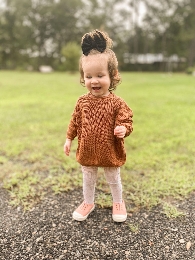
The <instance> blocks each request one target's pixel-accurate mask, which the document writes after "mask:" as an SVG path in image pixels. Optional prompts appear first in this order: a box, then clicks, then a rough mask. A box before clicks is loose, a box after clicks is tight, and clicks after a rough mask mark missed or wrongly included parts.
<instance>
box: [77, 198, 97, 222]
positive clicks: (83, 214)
mask: <svg viewBox="0 0 195 260" xmlns="http://www.w3.org/2000/svg"><path fill="white" fill-rule="evenodd" d="M94 208H95V205H94V204H87V203H85V202H84V201H83V203H82V204H81V205H80V206H79V207H78V208H77V209H76V210H75V211H74V212H73V214H72V217H73V219H75V220H77V221H83V220H85V219H86V218H87V217H88V215H89V214H90V213H91V212H92V211H93V210H94Z"/></svg>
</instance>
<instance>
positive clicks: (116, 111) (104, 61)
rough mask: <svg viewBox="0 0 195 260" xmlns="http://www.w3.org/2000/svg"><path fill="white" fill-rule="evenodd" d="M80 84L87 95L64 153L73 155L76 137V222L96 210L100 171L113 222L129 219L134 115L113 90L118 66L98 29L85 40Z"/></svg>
mask: <svg viewBox="0 0 195 260" xmlns="http://www.w3.org/2000/svg"><path fill="white" fill-rule="evenodd" d="M81 47H82V51H83V55H82V56H81V59H80V75H81V78H80V82H81V83H82V84H84V86H85V87H86V88H87V90H88V91H89V92H88V93H87V94H85V95H83V96H81V97H80V98H79V99H78V101H77V104H76V106H75V109H74V112H73V114H72V119H71V121H70V124H69V127H68V130H67V138H66V142H65V144H64V152H65V154H66V155H67V156H69V153H70V149H71V143H72V140H73V139H74V138H75V137H76V136H77V137H78V148H77V152H76V159H77V161H78V162H79V163H80V164H81V169H82V173H83V196H84V201H83V203H82V204H81V205H80V206H79V207H78V208H77V209H76V210H75V211H74V212H73V218H74V219H75V220H77V221H83V220H85V219H86V218H87V217H88V215H89V214H90V213H91V212H92V211H93V210H94V208H95V204H94V193H95V185H96V179H97V172H98V167H103V168H104V172H105V177H106V180H107V182H108V184H109V186H110V189H111V193H112V198H113V210H112V218H113V220H114V221H116V222H123V221H125V220H126V218H127V212H126V207H125V202H124V200H123V198H122V184H121V177H120V166H121V165H123V164H124V163H125V161H126V152H125V149H124V137H126V136H128V135H130V133H131V132H132V131H133V127H132V122H133V121H132V117H133V112H132V110H131V109H130V108H129V107H128V105H127V104H126V103H125V102H124V101H123V100H122V99H121V98H120V97H117V96H116V95H115V94H114V93H113V90H115V89H116V86H117V84H118V83H119V82H120V75H119V73H118V61H117V58H116V56H115V53H114V52H113V51H112V50H111V47H112V40H111V39H110V38H109V37H108V35H107V34H106V33H104V32H101V31H98V30H94V31H92V32H89V33H86V34H85V35H84V36H83V37H82V41H81Z"/></svg>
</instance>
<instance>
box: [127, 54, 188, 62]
mask: <svg viewBox="0 0 195 260" xmlns="http://www.w3.org/2000/svg"><path fill="white" fill-rule="evenodd" d="M123 58H124V63H130V64H136V63H138V64H153V63H156V62H159V63H161V62H165V63H179V62H186V58H182V57H179V56H178V55H177V54H173V55H171V56H169V57H165V56H164V55H163V54H162V53H157V54H153V53H146V54H133V53H124V55H123Z"/></svg>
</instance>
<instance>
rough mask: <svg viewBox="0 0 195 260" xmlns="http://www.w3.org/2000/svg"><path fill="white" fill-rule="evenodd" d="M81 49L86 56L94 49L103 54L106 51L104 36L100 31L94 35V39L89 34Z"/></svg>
mask: <svg viewBox="0 0 195 260" xmlns="http://www.w3.org/2000/svg"><path fill="white" fill-rule="evenodd" d="M81 48H82V51H83V54H84V55H85V56H87V55H88V54H89V53H90V51H91V50H93V49H95V50H97V51H99V52H101V53H102V52H104V51H105V49H106V40H105V38H104V36H103V35H102V34H101V33H100V32H98V31H96V34H94V36H93V37H92V36H91V35H89V34H86V35H85V37H84V39H83V42H82V45H81Z"/></svg>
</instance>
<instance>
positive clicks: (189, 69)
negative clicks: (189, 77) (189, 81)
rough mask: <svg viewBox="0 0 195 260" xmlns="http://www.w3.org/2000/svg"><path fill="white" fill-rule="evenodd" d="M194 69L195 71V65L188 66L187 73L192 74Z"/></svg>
mask: <svg viewBox="0 0 195 260" xmlns="http://www.w3.org/2000/svg"><path fill="white" fill-rule="evenodd" d="M194 71H195V66H194V67H188V68H187V69H186V73H187V74H192V73H193V72H194Z"/></svg>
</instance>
